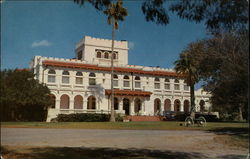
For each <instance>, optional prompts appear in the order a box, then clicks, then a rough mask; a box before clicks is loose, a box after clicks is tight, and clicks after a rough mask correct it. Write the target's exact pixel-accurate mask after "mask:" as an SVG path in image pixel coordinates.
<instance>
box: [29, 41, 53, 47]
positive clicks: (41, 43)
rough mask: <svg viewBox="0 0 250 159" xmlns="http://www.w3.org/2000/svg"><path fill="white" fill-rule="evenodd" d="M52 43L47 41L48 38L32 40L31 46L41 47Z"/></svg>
mask: <svg viewBox="0 0 250 159" xmlns="http://www.w3.org/2000/svg"><path fill="white" fill-rule="evenodd" d="M51 45H52V43H50V42H48V40H41V41H34V42H33V43H32V44H31V47H41V46H51Z"/></svg>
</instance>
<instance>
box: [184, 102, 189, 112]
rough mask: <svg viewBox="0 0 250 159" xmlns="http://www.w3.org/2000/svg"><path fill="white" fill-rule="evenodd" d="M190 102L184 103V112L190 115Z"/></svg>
mask: <svg viewBox="0 0 250 159" xmlns="http://www.w3.org/2000/svg"><path fill="white" fill-rule="evenodd" d="M189 109H190V108H189V101H188V100H185V101H184V112H185V113H188V112H189Z"/></svg>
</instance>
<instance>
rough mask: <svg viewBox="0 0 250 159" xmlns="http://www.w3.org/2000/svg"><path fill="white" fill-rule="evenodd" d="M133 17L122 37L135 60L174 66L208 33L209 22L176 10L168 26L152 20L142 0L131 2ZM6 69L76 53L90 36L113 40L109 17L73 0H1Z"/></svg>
mask: <svg viewBox="0 0 250 159" xmlns="http://www.w3.org/2000/svg"><path fill="white" fill-rule="evenodd" d="M124 6H125V7H126V8H127V9H128V12H129V16H127V17H126V18H125V19H126V20H125V21H124V22H120V23H119V29H118V30H117V31H116V39H117V40H128V41H129V46H130V50H129V64H132V65H144V66H160V67H163V68H172V67H173V62H174V61H175V60H176V59H178V56H179V53H180V52H181V51H182V50H183V49H184V48H185V47H186V46H187V44H188V43H190V42H193V41H196V40H198V39H202V38H204V37H206V36H207V35H206V29H205V26H204V24H196V23H194V22H188V21H186V20H182V19H179V18H178V17H177V16H175V15H173V14H170V24H168V25H167V26H160V25H156V24H155V23H153V22H146V20H145V19H144V16H143V14H142V11H141V9H140V8H141V1H127V2H124ZM1 12H2V13H1V42H2V43H1V68H2V69H5V68H7V69H13V68H27V67H28V66H29V62H30V61H31V59H32V58H33V57H34V56H36V55H40V56H50V57H61V58H73V57H74V55H75V54H74V48H75V44H76V42H78V41H79V40H80V39H81V38H83V37H84V36H85V35H88V36H93V37H98V38H106V39H111V27H110V25H108V24H107V17H106V16H105V15H103V14H102V13H101V12H98V11H96V10H95V9H94V8H93V7H92V6H90V5H89V4H87V3H86V4H85V6H83V7H80V6H79V5H77V4H75V3H73V1H53V2H49V1H26V2H25V1H21V2H18V1H9V2H8V1H7V2H6V1H5V2H4V3H2V4H1Z"/></svg>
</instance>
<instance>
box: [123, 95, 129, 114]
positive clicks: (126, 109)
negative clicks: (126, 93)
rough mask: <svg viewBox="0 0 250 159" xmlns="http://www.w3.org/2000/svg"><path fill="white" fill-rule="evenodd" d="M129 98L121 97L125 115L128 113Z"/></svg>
mask: <svg viewBox="0 0 250 159" xmlns="http://www.w3.org/2000/svg"><path fill="white" fill-rule="evenodd" d="M129 107H130V105H129V99H127V98H124V99H123V110H125V115H129Z"/></svg>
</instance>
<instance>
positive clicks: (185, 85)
mask: <svg viewBox="0 0 250 159" xmlns="http://www.w3.org/2000/svg"><path fill="white" fill-rule="evenodd" d="M184 90H185V91H189V86H188V85H187V80H185V81H184Z"/></svg>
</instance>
